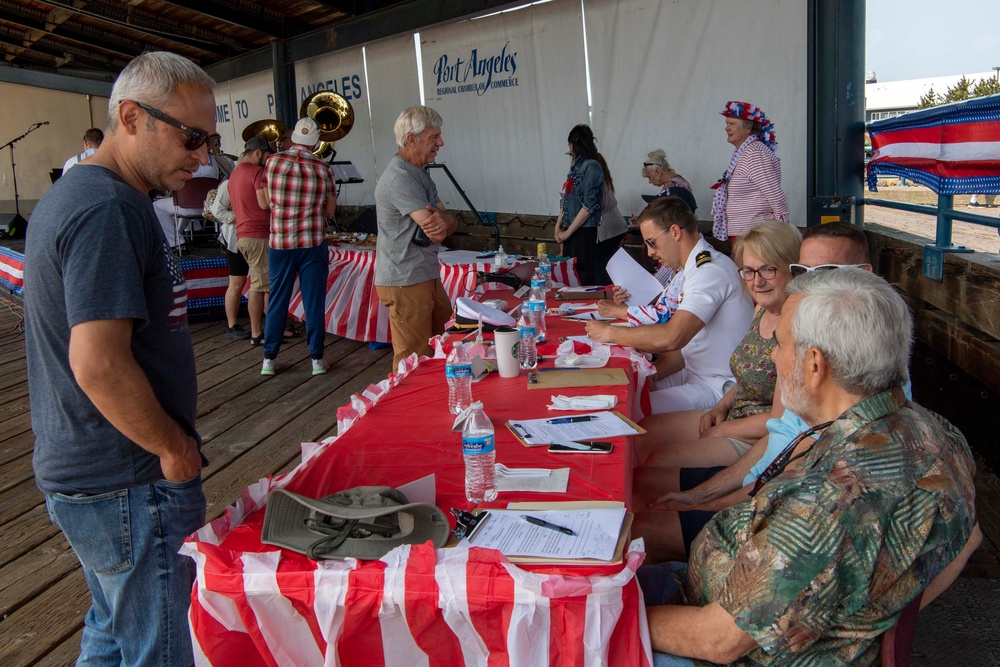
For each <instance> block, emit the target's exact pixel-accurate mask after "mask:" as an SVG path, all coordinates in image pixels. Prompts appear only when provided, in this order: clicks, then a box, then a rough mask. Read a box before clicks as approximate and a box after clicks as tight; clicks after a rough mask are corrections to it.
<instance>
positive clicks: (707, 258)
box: [694, 250, 712, 266]
mask: <svg viewBox="0 0 1000 667" xmlns="http://www.w3.org/2000/svg"><path fill="white" fill-rule="evenodd" d="M711 261H712V253H710V252H709V251H707V250H702V251H701V252H699V253H698V254H697V255H695V256H694V265H695V266H701V265H702V264H708V263H709V262H711Z"/></svg>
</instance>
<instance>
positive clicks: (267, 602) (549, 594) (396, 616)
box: [183, 318, 651, 667]
mask: <svg viewBox="0 0 1000 667" xmlns="http://www.w3.org/2000/svg"><path fill="white" fill-rule="evenodd" d="M549 330H550V337H551V338H552V339H555V338H558V337H559V336H564V335H569V334H580V333H581V332H582V325H581V324H580V323H578V322H572V323H570V322H567V321H563V320H558V319H555V318H550V323H549ZM616 354H618V355H620V356H614V357H613V358H612V359H611V360H610V365H611V366H613V367H619V368H624V369H626V372H627V373H628V375H629V377H630V378H632V380H633V381H632V382H631V383H630V384H629V385H622V386H615V387H584V388H577V389H563V390H560V393H565V394H567V395H585V394H593V393H608V394H615V395H616V396H617V397H618V399H619V403H618V408H617V409H619V410H621V411H622V412H623V413H625V414H628V415H630V416H633V417H636V418H637V417H638V415H637V414H636V413H635V411H634V409H633V406H634V405H636V400H635V399H636V391H637V387H639V386H641V380H642V378H643V377H644V375H645V373H646V372H648V369H647V368H638V369H637V367H636V364H635V363H634V362H633V361H632V360H630V359H629V358H628V355H627V353H625V352H624V351H622V350H618V351H616ZM332 372H336V368H333V369H332ZM526 387H527V384H526V374H524V373H522V374H521V375H520V376H519V377H518V378H511V379H505V378H500V377H499V376H498V375H496V374H491V375H489V376H488V377H487V378H485V379H484V380H482V381H481V382H479V383H476V384H474V385H473V396H474V398H475V399H476V400H482V401H483V402H484V404H485V410H486V412H487V414H488V415H489V416H490V417H491V419H492V420H493V423H494V425H495V427H496V448H497V460H498V461H499V462H502V463H504V464H506V465H508V466H511V467H551V468H560V467H569V468H570V481H569V487H568V489H567V492H566V493H564V494H544V493H541V494H539V493H502V494H500V497H499V498H498V499H497V501H496V502H494V503H491V505H492V506H504V505H506V503H508V502H511V501H519V500H532V501H535V500H539V501H542V500H618V501H625V502H626V504H628V503H629V501H630V499H631V461H632V449H631V441H630V439H628V438H617V439H615V441H614V442H615V447H614V450H613V451H612V453H611V454H608V455H600V456H595V455H552V454H549V453H548V452H547V451H546V450H545V448H544V447H542V448H530V449H529V448H527V447H524V446H523V445H521V444H520V443H518V442H517V440H516V439H515V438H514V436H513V435H512V434H511V433H510V432H509V431H508V430H507V429H506V428H505V427H504V426H503V424H504V423H505V422H506V421H507V420H509V419H512V418H537V417H544V416H550V415H551V414H552V413H551V412H549V411H548V410H547V408H546V405H547V403H548V399H549V395H550V392H547V391H545V390H531V391H529V390H527V388H526ZM446 396H447V386H446V383H445V379H444V363H443V361H442V360H439V359H426V358H425V359H422V360H419V361H418V360H417V358H416V357H415V356H413V357H410V358H409V359H408V360H406V361H405V362H404V364H403V365H402V368H401V370H400V372H398V373H396V374H394V375H391V376H390V377H389V378H388V379H387V380H385V381H383V382H381V383H379V384H378V385H373V386H371V387H369V388H368V389H367V390H366V391H365V392H362V393H361V394H359V395H356V396H354V397H353V399H352V401H351V404H350V405H347V406H344V407H343V408H341V409H340V411H339V412H338V435H337V437H335V438H332V439H330V440H328V441H326V442H323V443H316V444H307V445H304V446H303V462H302V464H300V465H299V466H298V467H297V468H296V469H295V470H294V471H292V472H291V473H288V474H287V475H284V476H280V477H276V478H274V479H269V480H268V479H265V480H261V481H260V482H258V483H257V484H255V485H253V486H251V487H249V488H247V489H246V490H245V491H244V492H243V494H242V495H241V497H240V499H239V500H238V501H237V502H236V503H235V504H234V505H233V506H232V507H230V508H228V509H227V511H226V513H225V515H224V516H223V517H221V518H219V519H217V520H216V521H214V522H212V523H211V524H209V525H208V526H205V527H204V528H202V529H201V530H200V531H199V532H198V533H197V534H196V535H194V536H192V537H191V538H190V539H189V541H188V543H187V544H185V545H184V548H183V552H184V553H186V554H188V555H190V556H191V557H192V558H194V559H195V561H196V562H197V565H198V577H197V582H196V585H195V589H194V591H193V594H192V607H191V614H190V621H191V629H192V636H193V639H194V643H195V654H196V656H197V663H198V664H199V665H214V666H220V667H221V666H222V665H234V664H238V665H240V667H253V666H256V665H289V666H295V667H309V666H311V665H317V666H319V665H344V666H346V667H350V666H360V665H366V666H367V665H377V666H382V665H399V666H401V667H402V666H404V665H405V666H407V667H409V666H411V665H449V666H450V665H461V664H465V665H484V666H485V665H525V666H531V667H534V666H536V665H542V664H550V665H609V664H610V665H640V666H645V665H649V664H651V653H650V648H649V638H648V634H647V631H646V621H645V611H644V608H643V605H642V596H641V592H640V591H639V589H638V586H637V584H636V581H635V579H634V576H633V575H634V572H635V569H636V568H637V567H638V566H639V564H640V563H641V561H642V557H643V554H642V551H641V542H636V543H633V544H632V545H631V547H630V548H629V550H628V553H627V555H626V558H625V561H624V563H622V564H617V565H607V566H598V567H593V566H582V567H581V566H521V567H518V566H515V565H512V564H511V563H509V562H508V561H507V560H506V559H505V558H503V557H502V556H501V555H500V554H499V553H498V552H495V551H492V550H488V549H480V548H471V549H465V548H459V547H456V548H451V549H440V550H435V549H434V548H433V547H432V546H431V545H430V544H429V543H428V544H423V545H413V546H409V547H401V548H399V549H396V550H394V551H393V552H391V553H389V554H388V555H386V556H385V557H383V558H382V559H381V560H378V561H368V562H359V561H355V560H353V559H347V560H344V561H320V562H315V561H312V560H310V559H308V558H306V557H305V556H302V555H299V554H296V553H293V552H290V551H287V550H282V549H277V548H274V547H270V546H265V545H262V544H261V542H260V530H261V525H262V521H263V514H264V511H263V505H264V503H265V499H266V495H267V493H268V491H270V490H271V489H273V488H275V487H284V488H286V489H288V490H291V491H294V492H297V493H301V494H303V495H307V496H313V497H319V496H323V495H327V494H330V493H334V492H336V491H339V490H342V489H345V488H349V487H352V486H358V485H383V484H384V485H390V486H399V485H403V484H406V483H408V482H411V481H414V480H416V479H419V478H421V477H424V476H425V475H428V474H430V473H434V474H435V476H436V483H437V499H436V503H437V505H438V506H439V507H441V508H442V509H443V510H445V511H446V513H447V510H448V509H449V508H451V507H458V508H464V509H472V505H471V504H470V503H468V502H467V501H466V499H465V495H464V486H463V484H464V482H463V474H464V468H463V462H462V456H461V445H460V435H459V434H457V433H453V432H451V424H452V421H453V416H452V415H451V413H450V412H448V410H447V407H446ZM449 520H452V519H451V518H450V515H449ZM452 521H453V520H452Z"/></svg>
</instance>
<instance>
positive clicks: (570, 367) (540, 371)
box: [538, 366, 583, 373]
mask: <svg viewBox="0 0 1000 667" xmlns="http://www.w3.org/2000/svg"><path fill="white" fill-rule="evenodd" d="M579 370H583V369H582V368H580V367H579V366H567V367H566V368H556V367H555V366H553V367H552V368H539V369H538V372H539V373H544V372H545V371H579Z"/></svg>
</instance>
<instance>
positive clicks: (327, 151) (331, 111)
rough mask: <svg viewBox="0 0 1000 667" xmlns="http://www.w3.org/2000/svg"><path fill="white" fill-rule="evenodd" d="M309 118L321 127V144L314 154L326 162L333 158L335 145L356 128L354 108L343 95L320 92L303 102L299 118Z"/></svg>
mask: <svg viewBox="0 0 1000 667" xmlns="http://www.w3.org/2000/svg"><path fill="white" fill-rule="evenodd" d="M306 116H308V117H309V118H312V119H313V120H314V121H316V125H318V126H319V140H320V141H319V143H318V144H316V148H315V149H313V154H314V155H316V156H318V157H320V158H322V159H324V160H326V159H329V158H331V157H332V155H333V153H334V152H335V151H334V150H333V144H334V142H335V141H337V140H338V139H342V138H343V137H346V136H347V134H348V133H349V132H350V131H351V129H353V128H354V108H353V107H352V106H351V103H350V102H348V101H347V99H345V98H344V97H343V96H342V95H338V94H337V93H334V92H332V91H329V90H319V91H316V92H315V93H313V94H312V95H310V96H309V97H307V98H306V99H305V100H303V101H302V106H301V107H299V118H303V117H306Z"/></svg>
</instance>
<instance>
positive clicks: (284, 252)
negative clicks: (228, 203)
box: [260, 118, 337, 375]
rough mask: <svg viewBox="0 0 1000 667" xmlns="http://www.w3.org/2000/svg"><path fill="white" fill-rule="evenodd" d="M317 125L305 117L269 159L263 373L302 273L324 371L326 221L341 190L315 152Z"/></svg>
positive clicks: (309, 331) (315, 350) (271, 364)
mask: <svg viewBox="0 0 1000 667" xmlns="http://www.w3.org/2000/svg"><path fill="white" fill-rule="evenodd" d="M318 142H319V127H318V126H317V125H316V121H314V120H313V119H312V118H301V119H299V122H297V123H296V124H295V130H294V132H292V147H291V148H289V149H288V150H287V151H285V152H283V153H276V154H275V155H273V156H271V158H270V159H268V161H267V166H266V168H265V169H266V172H267V190H266V192H267V200H268V203H269V204H270V206H271V235H270V237H269V239H268V251H267V263H268V273H269V275H270V278H271V299H270V301H269V302H268V307H267V321H266V323H265V325H264V365H263V366H262V367H261V371H260V372H261V375H274V372H275V359H277V358H278V350H280V349H281V341H282V332H283V331H284V329H285V317H286V315H287V314H288V302H289V301H290V300H291V298H292V286H293V285H294V284H295V276H296V275H298V277H299V288H300V289H301V291H302V306H303V309H304V310H305V314H306V341H307V342H308V344H309V356H310V357H312V373H313V375H322V374H323V373H326V369H327V365H326V362H325V361H324V360H323V341H324V338H325V337H326V330H325V326H324V325H325V322H326V313H325V312H324V306H325V303H326V276H327V273H328V272H329V270H330V269H329V266H330V265H329V257H328V253H327V249H326V235H325V234H326V220H327V218H331V217H333V215H334V211H335V209H336V207H337V191H336V188H335V186H334V184H333V176H332V174H331V173H330V167H329V165H327V164H326V163H325V162H323V161H322V160H320V159H319V158H318V157H316V156H315V155H313V154H312V149H313V148H314V147H315V146H316V144H317V143H318Z"/></svg>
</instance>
